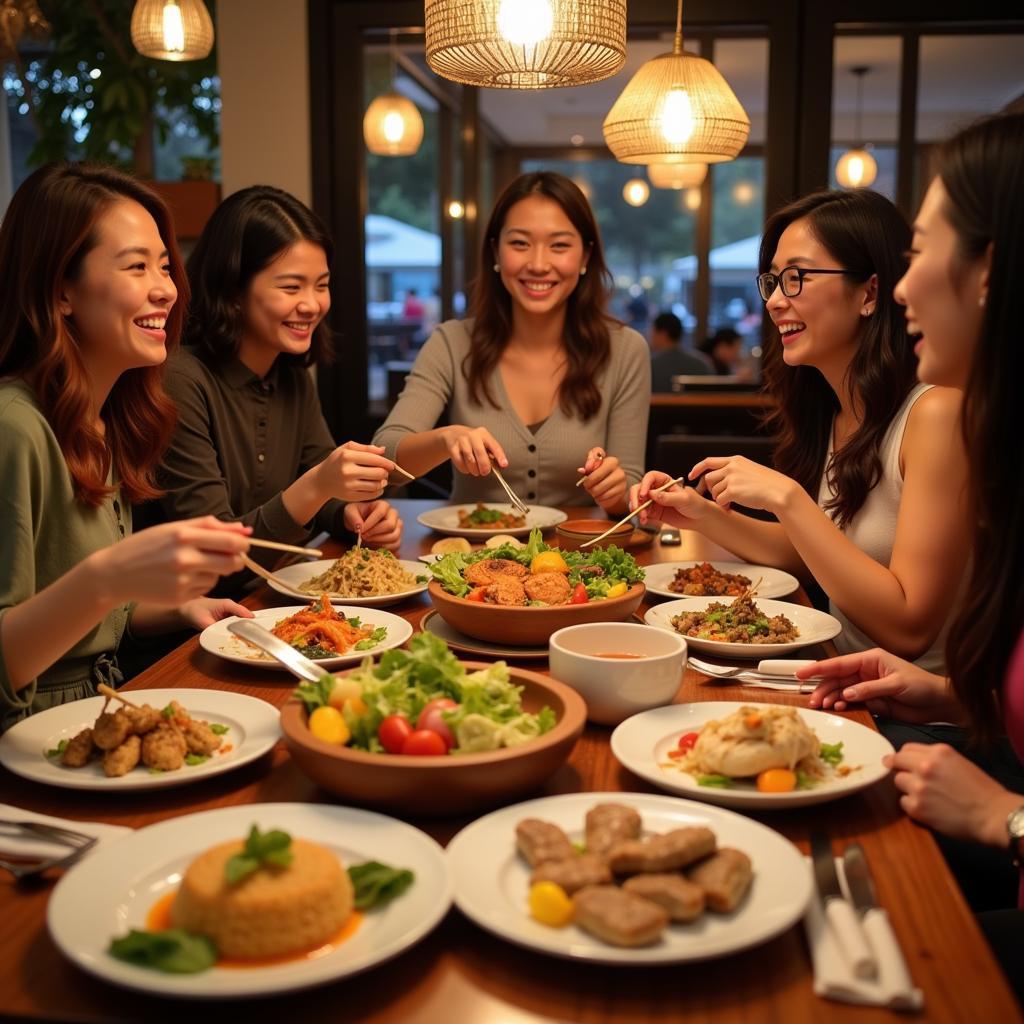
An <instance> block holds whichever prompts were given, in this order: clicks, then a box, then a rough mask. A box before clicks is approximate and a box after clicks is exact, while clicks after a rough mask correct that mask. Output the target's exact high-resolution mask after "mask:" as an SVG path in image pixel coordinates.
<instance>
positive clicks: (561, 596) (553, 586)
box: [525, 572, 572, 604]
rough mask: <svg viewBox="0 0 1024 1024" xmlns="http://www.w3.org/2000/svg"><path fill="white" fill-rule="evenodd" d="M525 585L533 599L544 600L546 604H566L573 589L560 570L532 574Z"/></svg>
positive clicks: (530, 597) (527, 593)
mask: <svg viewBox="0 0 1024 1024" xmlns="http://www.w3.org/2000/svg"><path fill="white" fill-rule="evenodd" d="M525 587H526V596H527V597H529V599H530V600H531V601H543V603H544V604H565V602H566V601H568V600H569V594H570V592H571V589H572V588H571V587H570V586H569V581H568V580H567V579H566V578H565V576H563V575H562V573H560V572H542V573H540V574H539V575H537V576H531V577H530V578H529V579H528V580H527V581H526V584H525Z"/></svg>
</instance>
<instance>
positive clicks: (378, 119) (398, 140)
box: [363, 32, 423, 156]
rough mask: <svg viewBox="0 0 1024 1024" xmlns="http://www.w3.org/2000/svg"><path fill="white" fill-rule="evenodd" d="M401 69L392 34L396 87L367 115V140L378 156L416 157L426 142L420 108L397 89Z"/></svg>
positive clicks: (365, 122) (369, 147)
mask: <svg viewBox="0 0 1024 1024" xmlns="http://www.w3.org/2000/svg"><path fill="white" fill-rule="evenodd" d="M397 68H398V55H397V51H396V48H395V36H394V33H393V32H392V34H391V79H392V87H391V89H390V90H388V92H384V93H381V94H380V96H378V97H377V98H376V99H375V100H373V102H372V103H371V104H370V105H369V106H368V107H367V108H366V113H365V114H364V115H363V140H364V141H365V142H366V148H367V149H368V150H369V151H370V152H371V153H376V154H377V155H378V156H412V155H413V154H414V153H415V152H416V151H417V150H418V149H419V148H420V143H421V142H422V141H423V118H422V117H421V116H420V112H419V109H418V108H417V107H416V104H415V103H413V101H412V100H411V99H409V98H408V97H407V96H403V95H402V94H401V93H400V92H399V91H398V90H397V89H396V88H395V87H394V79H395V74H396V71H397Z"/></svg>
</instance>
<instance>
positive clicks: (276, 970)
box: [47, 804, 809, 999]
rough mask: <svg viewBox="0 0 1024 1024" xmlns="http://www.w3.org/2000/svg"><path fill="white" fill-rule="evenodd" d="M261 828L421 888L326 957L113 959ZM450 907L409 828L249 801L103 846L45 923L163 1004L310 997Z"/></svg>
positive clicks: (376, 818)
mask: <svg viewBox="0 0 1024 1024" xmlns="http://www.w3.org/2000/svg"><path fill="white" fill-rule="evenodd" d="M254 824H255V825H259V827H260V829H261V830H262V831H266V830H268V829H272V828H278V829H283V830H284V831H286V832H288V833H290V834H291V835H292V836H294V837H295V838H298V839H307V840H312V841H314V842H317V843H320V844H321V845H323V846H326V847H327V848H328V849H331V850H333V851H335V853H337V855H338V857H340V858H341V860H342V862H343V863H344V864H345V865H346V866H348V865H352V864H360V863H362V862H364V861H368V860H380V861H383V862H384V863H387V864H390V865H391V866H392V867H396V868H409V869H410V870H411V871H412V872H413V874H414V875H415V876H416V877H415V881H414V882H413V884H412V886H410V888H409V889H407V890H406V891H405V893H403V894H402V896H400V897H398V898H397V899H396V900H394V902H392V903H390V904H388V905H386V906H384V907H383V908H381V909H379V910H370V911H367V912H366V914H365V917H364V919H363V920H362V921H361V922H360V924H359V927H358V928H357V930H356V932H355V934H353V935H352V936H351V937H350V938H348V939H347V940H345V941H344V942H343V943H341V945H339V946H338V947H337V948H335V949H334V950H332V951H331V952H330V953H328V954H327V955H326V956H323V957H320V958H319V959H307V960H298V961H295V962H292V963H283V964H274V965H269V966H267V965H262V966H260V967H259V968H219V967H213V968H211V969H210V970H208V971H204V972H202V973H200V974H164V973H162V972H160V971H154V970H150V969H148V968H145V967H137V966H135V965H134V964H129V963H125V962H123V961H121V960H115V959H114V958H113V957H112V956H110V955H108V953H107V947H108V945H109V944H110V940H111V939H112V938H114V937H117V936H120V935H124V934H126V933H127V932H128V930H129V929H130V928H145V923H146V915H147V913H148V912H149V910H150V909H151V908H152V906H153V904H154V903H156V902H157V900H159V899H160V897H161V896H163V895H164V894H165V893H167V892H168V891H169V890H171V889H174V888H175V887H176V886H177V885H178V884H179V883H180V881H181V876H182V874H183V873H184V871H185V869H186V867H187V866H188V865H189V863H190V862H191V861H192V860H194V859H195V858H196V857H197V856H198V855H199V854H201V853H203V852H204V851H205V850H208V849H209V848H210V847H211V846H216V845H217V844H218V843H223V842H227V841H228V840H230V839H241V838H244V837H245V836H246V835H247V834H248V832H249V829H250V828H251V826H252V825H254ZM808 877H809V876H808ZM450 905H451V882H450V880H449V877H448V868H447V864H446V862H445V858H444V852H443V851H442V849H441V847H440V846H438V844H437V843H436V842H434V840H433V839H431V838H430V837H429V836H428V835H426V834H425V833H423V832H421V831H420V830H419V829H416V828H413V827H412V826H411V825H406V824H405V823H404V822H401V821H396V820H395V819H394V818H389V817H385V816H384V815H383V814H375V813H373V812H371V811H361V810H355V809H353V808H350V807H334V806H331V805H328V804H245V805H242V806H238V807H218V808H216V809H214V810H211V811H201V812H199V813H198V814H186V815H183V816H181V817H178V818H172V819H170V820H168V821H161V822H159V823H158V824H156V825H150V826H149V827H148V828H143V829H140V830H139V831H138V832H136V833H134V834H133V835H130V836H127V837H125V838H124V839H120V840H118V841H117V842H114V843H110V844H107V845H105V846H102V847H100V848H99V849H98V850H97V851H96V852H95V853H93V854H90V855H89V856H88V857H86V858H85V859H84V860H82V861H81V862H80V863H79V864H77V865H76V866H75V867H73V868H72V869H71V870H70V871H69V872H68V873H67V874H66V875H65V876H64V877H63V878H62V879H61V880H60V882H59V883H58V884H57V886H56V888H55V889H54V891H53V895H52V896H51V897H50V903H49V907H48V910H47V924H48V925H49V929H50V935H51V936H52V937H53V940H54V942H55V943H56V944H57V946H58V948H59V949H60V951H61V952H62V953H63V954H64V955H65V956H66V957H67V958H68V959H69V960H71V961H72V962H73V963H75V964H77V965H78V966H79V967H81V968H82V969H83V970H85V971H88V972H89V973H90V974H94V975H96V976H97V977H99V978H103V979H104V980H105V981H111V982H113V983H114V984H116V985H123V986H125V987H127V988H133V989H138V990H140V991H143V992H151V993H155V994H159V995H169V996H187V997H194V998H202V999H230V998H238V997H241V996H259V995H266V994H269V993H277V992H290V991H294V990H296V989H302V988H309V987H311V986H313V985H320V984H323V983H325V982H329V981H334V980H336V979H338V978H344V977H347V976H348V975H351V974H355V973H357V972H358V971H363V970H366V968H368V967H372V966H374V965H375V964H379V963H381V962H382V961H384V960H389V959H390V958H391V957H393V956H395V955H397V954H398V953H401V952H402V950H404V949H407V948H408V947H409V946H412V945H413V944H415V943H416V942H419V940H420V939H422V938H423V937H424V936H425V935H426V934H427V933H428V932H430V931H431V929H432V928H433V927H434V926H435V925H436V924H437V923H438V921H440V920H441V918H443V917H444V915H445V914H446V913H447V911H448V908H449V906H450Z"/></svg>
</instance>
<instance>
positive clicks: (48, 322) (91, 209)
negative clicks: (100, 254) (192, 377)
mask: <svg viewBox="0 0 1024 1024" xmlns="http://www.w3.org/2000/svg"><path fill="white" fill-rule="evenodd" d="M122 199H132V200H134V201H135V202H137V203H139V204H140V205H141V206H143V207H144V208H145V209H146V210H147V211H148V212H149V213H150V215H151V216H152V217H153V219H154V220H155V221H156V224H157V227H158V228H159V229H160V237H161V239H162V240H163V242H164V245H166V246H167V253H168V262H169V263H170V267H171V271H170V273H171V279H172V280H173V281H174V284H175V285H176V286H177V289H178V298H177V301H176V302H175V304H174V305H173V306H172V307H171V309H170V311H169V313H168V318H167V323H166V326H165V330H166V331H167V343H168V347H169V348H170V347H172V346H173V345H175V344H176V343H177V339H178V335H179V333H180V331H181V322H182V318H183V311H184V309H185V306H186V305H187V303H188V281H187V279H186V277H185V268H184V266H183V264H182V261H181V255H180V253H179V252H178V248H177V244H176V242H175V238H174V229H173V226H172V223H171V216H170V213H169V212H168V210H167V207H166V205H165V204H164V202H163V200H162V199H160V198H159V196H157V195H156V194H155V193H154V192H152V191H151V190H150V189H148V188H146V186H145V185H142V184H141V183H139V182H138V181H136V180H135V179H134V178H131V177H129V176H128V175H126V174H123V173H121V172H120V171H117V170H115V169H114V168H112V167H105V166H100V165H89V164H49V165H47V166H46V167H41V168H40V169H39V170H37V171H35V172H34V173H33V174H31V175H30V176H29V177H28V178H27V179H26V180H25V182H24V183H23V184H22V185H21V187H20V188H19V189H18V191H17V192H16V193H15V194H14V198H13V199H12V200H11V203H10V206H8V208H7V212H6V214H5V215H4V219H3V224H2V225H0V289H2V297H0V376H3V377H17V378H21V379H23V380H24V381H25V382H26V383H27V384H28V386H29V387H30V388H31V389H32V391H33V393H34V394H35V397H36V401H37V402H38V403H39V407H40V409H41V410H42V412H43V415H44V416H45V417H46V419H47V421H48V422H49V424H50V427H51V429H52V430H53V433H54V435H55V436H56V438H57V442H58V444H59V445H60V449H61V451H62V452H63V454H64V459H65V461H66V462H67V466H68V471H69V472H70V474H71V479H72V481H73V482H74V487H75V496H76V498H77V499H78V501H79V502H81V504H83V505H85V506H88V507H96V506H97V505H99V504H101V503H102V502H103V500H104V499H105V498H106V497H108V495H109V494H110V493H111V488H110V487H108V486H107V484H106V480H107V476H108V474H109V472H110V468H111V462H113V465H114V467H115V469H116V473H117V477H118V480H119V482H120V486H121V489H122V491H123V493H124V495H125V497H126V498H127V499H128V500H130V501H133V502H138V501H144V500H146V499H149V498H155V497H157V496H158V495H159V494H160V493H161V492H160V491H159V490H157V488H156V487H155V486H154V472H155V469H156V465H157V463H158V462H159V460H160V457H161V456H162V455H163V452H164V449H165V448H166V447H167V444H168V442H169V441H170V437H171V433H172V431H173V429H174V424H175V419H176V414H175V409H174V406H173V404H172V403H171V401H170V399H169V398H168V397H167V396H166V395H165V394H164V391H163V387H162V385H161V381H162V379H163V369H162V367H156V366H154V367H144V368H139V369H132V370H127V371H126V372H124V373H122V374H121V376H120V377H118V379H117V381H116V383H115V384H114V386H113V388H112V389H111V391H110V395H109V396H108V398H107V400H106V403H105V404H104V407H103V419H104V423H105V427H106V436H105V437H104V435H103V434H101V433H100V432H99V431H98V430H97V429H96V427H95V425H94V424H93V423H92V422H91V421H90V418H89V413H90V408H89V382H88V376H87V373H86V369H85V365H84V363H83V361H82V356H81V351H80V349H79V345H78V339H77V338H76V335H75V325H74V323H73V321H72V320H71V319H70V318H65V317H64V316H62V315H61V312H60V297H61V292H62V290H63V288H64V286H65V284H66V283H67V282H69V281H73V280H74V279H75V277H76V276H77V274H78V273H80V272H81V267H82V261H83V259H84V258H85V256H86V255H87V254H88V253H89V251H90V250H91V249H93V248H94V247H95V245H96V244H97V232H96V227H97V224H98V223H99V221H100V219H101V218H102V217H103V215H104V212H105V211H106V210H107V209H108V208H109V206H110V204H111V203H114V202H116V201H118V200H122Z"/></svg>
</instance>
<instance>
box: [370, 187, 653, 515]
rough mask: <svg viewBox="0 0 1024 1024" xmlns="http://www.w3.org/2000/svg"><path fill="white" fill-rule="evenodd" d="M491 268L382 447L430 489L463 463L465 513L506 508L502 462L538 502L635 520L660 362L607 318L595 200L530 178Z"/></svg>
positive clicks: (502, 212)
mask: <svg viewBox="0 0 1024 1024" xmlns="http://www.w3.org/2000/svg"><path fill="white" fill-rule="evenodd" d="M480 266H481V267H482V268H485V269H483V270H482V271H481V273H480V276H479V277H478V279H477V282H476V285H475V290H474V295H473V306H472V314H473V315H472V317H471V318H470V319H468V320H464V321H455V320H450V321H448V322H447V323H444V324H441V325H440V326H439V327H438V328H437V329H436V330H435V331H434V333H433V334H432V335H431V336H430V338H429V339H428V340H427V342H426V344H425V345H424V346H423V349H422V351H421V352H420V354H419V356H418V357H417V359H416V363H415V365H414V366H413V368H412V372H411V373H410V374H409V377H408V379H407V380H406V385H405V389H404V390H403V391H402V394H401V395H400V396H399V399H398V402H397V403H396V404H395V407H394V409H392V411H391V415H390V416H388V419H387V421H386V422H385V423H384V425H383V426H382V427H381V428H380V430H379V431H378V432H377V435H376V437H375V438H374V443H375V444H380V445H383V446H384V448H385V454H386V457H387V458H389V459H393V460H394V461H396V462H398V463H399V464H400V465H401V466H403V467H404V468H405V469H407V470H409V471H410V472H412V473H414V474H416V475H417V476H419V475H422V474H424V473H426V472H428V471H429V470H431V469H433V467H434V466H437V465H439V464H440V463H441V462H443V461H444V460H445V459H451V460H452V464H453V465H454V467H455V469H456V471H457V472H456V474H455V486H454V489H453V491H452V500H453V501H456V502H467V501H501V500H503V499H504V492H503V491H502V490H501V488H500V486H499V484H498V482H497V480H495V478H494V477H493V475H491V464H492V460H493V462H494V463H496V464H497V465H498V466H499V467H500V468H501V470H502V471H503V474H504V475H505V477H506V479H507V480H508V482H509V484H510V485H511V486H512V488H513V489H514V490H515V491H516V492H517V493H518V494H519V495H521V496H522V497H524V498H526V499H527V500H528V501H531V502H543V503H545V504H549V505H580V504H586V503H587V501H588V497H589V499H592V500H593V501H595V502H597V504H599V505H600V506H602V507H603V508H604V509H605V510H606V511H607V512H608V513H609V514H613V515H616V514H620V513H622V512H624V511H625V509H626V496H627V492H628V489H629V487H630V486H631V485H632V484H634V483H636V482H638V481H639V479H640V477H641V476H642V475H643V458H644V444H645V441H646V436H647V417H648V413H649V408H650V394H651V369H650V356H649V354H648V351H647V343H646V342H645V341H644V339H643V338H642V337H641V336H640V335H639V334H637V332H636V331H632V330H630V329H629V328H627V327H624V326H623V325H622V324H620V323H618V322H617V321H616V320H614V319H612V318H611V317H610V316H609V315H608V314H607V313H606V312H605V306H606V302H607V296H608V287H609V283H610V277H609V274H608V270H607V267H606V266H605V262H604V253H603V251H602V247H601V238H600V235H599V234H598V230H597V224H596V222H595V220H594V215H593V213H592V211H591V209H590V206H589V205H588V203H587V200H586V198H585V197H584V195H583V193H582V192H581V191H580V190H579V188H577V186H576V185H575V184H574V183H573V182H572V181H570V180H569V179H568V178H566V177H564V176H563V175H560V174H554V173H552V172H549V171H541V172H537V173H533V174H524V175H521V176H520V177H519V178H517V179H516V180H515V181H514V182H512V184H511V185H509V187H508V188H507V189H505V191H504V192H503V193H502V195H501V196H500V197H499V199H498V201H497V203H496V204H495V207H494V210H493V212H492V213H491V218H490V221H489V222H488V225H487V229H486V231H485V233H484V241H483V253H482V259H481V262H480ZM442 418H444V419H445V420H446V421H447V425H446V426H440V427H439V426H436V424H437V423H438V421H439V420H441V419H442ZM580 476H584V477H585V479H584V481H583V484H582V486H581V487H578V488H577V487H576V486H575V484H576V480H577V479H579V477H580Z"/></svg>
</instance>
